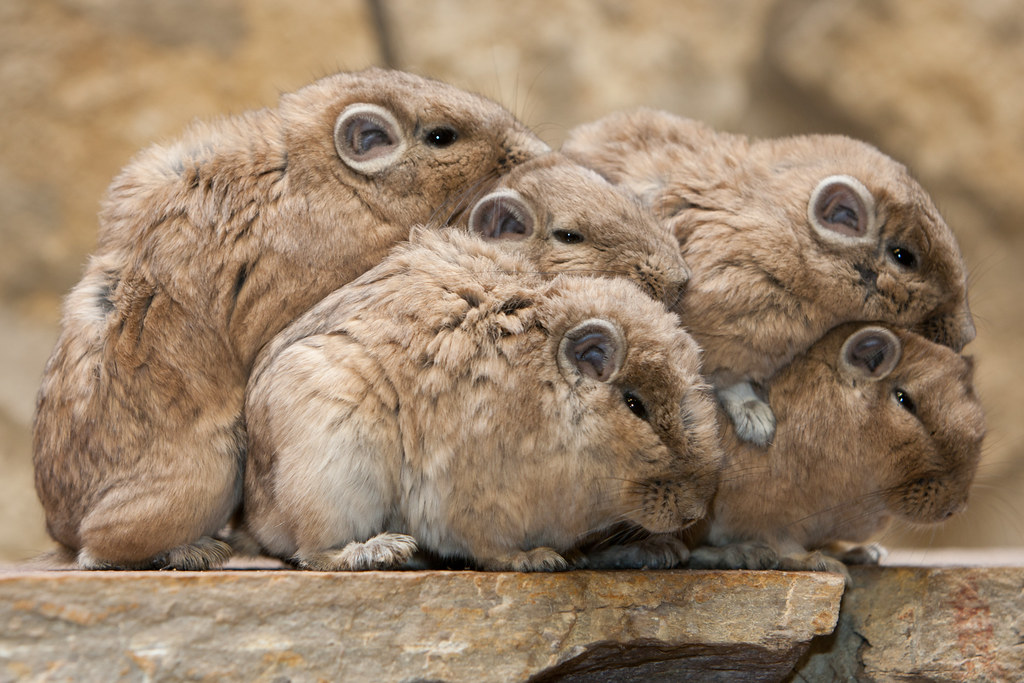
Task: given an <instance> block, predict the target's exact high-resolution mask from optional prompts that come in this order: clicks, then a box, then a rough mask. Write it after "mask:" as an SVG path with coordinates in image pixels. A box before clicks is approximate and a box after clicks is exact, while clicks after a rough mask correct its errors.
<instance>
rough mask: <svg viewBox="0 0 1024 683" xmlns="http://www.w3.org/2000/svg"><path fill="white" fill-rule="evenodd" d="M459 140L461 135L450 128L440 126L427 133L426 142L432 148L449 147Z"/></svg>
mask: <svg viewBox="0 0 1024 683" xmlns="http://www.w3.org/2000/svg"><path fill="white" fill-rule="evenodd" d="M458 139H459V133H458V131H456V130H455V129H454V128H449V127H448V126H438V127H437V128H431V129H430V130H428V131H427V135H426V137H424V141H425V142H426V143H427V144H428V145H430V146H431V147H447V146H448V145H450V144H452V143H453V142H455V141H456V140H458Z"/></svg>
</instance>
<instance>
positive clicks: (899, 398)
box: [892, 389, 917, 415]
mask: <svg viewBox="0 0 1024 683" xmlns="http://www.w3.org/2000/svg"><path fill="white" fill-rule="evenodd" d="M892 395H893V396H894V397H895V398H896V402H897V403H899V404H900V406H901V407H902V408H903V409H904V410H905V411H907V412H908V413H910V414H911V415H914V414H916V413H917V404H915V403H914V399H912V398H910V395H909V394H907V392H905V391H903V390H902V389H896V390H895V391H893V392H892Z"/></svg>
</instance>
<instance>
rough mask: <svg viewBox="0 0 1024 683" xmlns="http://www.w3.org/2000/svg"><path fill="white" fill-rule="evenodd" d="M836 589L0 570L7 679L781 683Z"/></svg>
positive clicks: (758, 580)
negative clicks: (733, 682) (737, 682)
mask: <svg viewBox="0 0 1024 683" xmlns="http://www.w3.org/2000/svg"><path fill="white" fill-rule="evenodd" d="M842 590H843V585H842V580H841V578H840V577H838V576H836V575H831V574H807V573H804V574H801V573H784V572H696V571H693V572H690V571H663V572H589V571H580V572H568V573H563V574H510V573H477V572H389V573H386V572H365V573H353V574H318V573H309V572H294V571H280V570H279V571H273V570H271V571H266V570H254V571H221V572H208V573H190V572H178V573H175V572H149V573H146V572H92V573H89V572H25V571H17V570H15V571H9V572H6V573H0V680H2V681H7V680H11V681H13V680H20V679H31V680H48V681H56V680H113V679H114V678H117V679H120V680H139V681H141V680H154V681H161V680H211V681H212V680H226V679H227V678H230V679H232V680H250V681H257V680H262V681H277V680H289V679H290V680H316V679H326V680H337V681H373V682H374V683H377V682H381V681H413V680H418V681H428V680H429V681H501V682H502V683H506V682H511V681H526V680H533V681H555V680H569V681H584V680H585V681H604V680H607V681H657V680H714V681H730V680H743V681H774V680H780V679H781V678H782V677H784V676H785V675H786V674H787V672H789V671H791V670H792V667H793V666H794V664H795V662H796V660H797V658H798V657H799V656H800V654H801V653H802V652H803V651H804V650H805V649H806V647H807V643H808V642H809V641H810V640H811V638H813V637H815V636H820V635H823V634H827V633H829V632H830V631H831V630H832V629H833V627H834V625H835V621H836V618H837V615H838V608H839V600H840V596H841V594H842Z"/></svg>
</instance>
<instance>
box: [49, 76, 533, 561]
mask: <svg viewBox="0 0 1024 683" xmlns="http://www.w3.org/2000/svg"><path fill="white" fill-rule="evenodd" d="M547 151H549V149H548V147H547V145H545V144H544V143H543V142H541V141H540V140H539V139H538V138H536V137H535V136H534V135H533V134H532V133H530V132H529V131H528V130H527V129H526V128H525V127H524V126H523V125H522V124H521V123H519V122H518V121H517V120H516V119H515V118H514V117H513V116H512V115H511V114H510V113H509V112H508V111H506V110H505V109H504V108H502V107H501V106H499V105H498V104H496V103H494V102H491V101H489V100H487V99H484V98H482V97H479V96H476V95H473V94H469V93H466V92H464V91H462V90H459V89H457V88H454V87H451V86H449V85H446V84H444V83H440V82H437V81H433V80H429V79H425V78H421V77H418V76H414V75H411V74H406V73H401V72H396V71H388V70H382V69H368V70H366V71H362V72H356V73H341V74H336V75H333V76H329V77H327V78H324V79H321V80H319V81H316V82H315V83H312V84H311V85H308V86H306V87H304V88H302V89H300V90H298V91H297V92H295V93H290V94H285V95H283V96H282V97H281V99H280V102H279V104H278V106H277V108H276V109H262V110H259V111H251V112H247V113H244V114H241V115H239V116H233V117H230V118H225V119H222V120H219V121H215V122H212V123H203V122H200V123H196V124H194V125H193V126H192V127H191V128H190V129H189V130H188V131H187V132H186V133H185V134H184V135H183V136H182V137H181V138H180V139H179V140H178V141H176V142H173V143H170V144H166V145H154V146H153V147H150V148H149V149H147V150H144V151H143V152H142V153H140V154H139V155H138V156H137V157H136V158H135V159H134V160H133V161H132V162H131V163H129V164H128V166H127V167H126V168H125V169H124V170H123V171H122V172H121V173H120V175H119V176H118V177H117V178H116V179H115V180H114V182H113V184H112V185H111V187H110V190H109V194H108V196H107V198H106V201H105V204H104V206H103V210H102V212H101V214H100V231H99V238H98V247H97V249H96V252H95V253H94V254H93V256H92V257H91V259H90V261H89V264H88V266H87V268H86V272H85V274H84V276H83V278H82V280H81V281H80V282H79V283H78V285H76V286H75V288H74V289H73V290H72V292H71V294H70V295H69V296H68V298H67V300H66V302H65V305H64V318H63V323H62V331H61V335H60V338H59V340H58V342H57V345H56V348H55V350H54V352H53V354H52V356H51V358H50V360H49V362H48V363H47V366H46V369H45V372H44V377H43V381H42V386H41V388H40V391H39V395H38V400H37V410H36V418H35V424H34V443H33V446H34V463H35V475H36V488H37V491H38V494H39V498H40V500H41V501H42V504H43V508H44V510H45V513H46V523H47V528H48V530H49V532H50V534H51V536H53V538H54V539H55V540H56V541H57V542H58V544H59V545H60V546H61V547H62V548H63V550H64V552H66V553H67V554H76V555H77V564H78V566H80V567H83V568H157V567H170V568H178V569H205V568H208V567H211V566H216V565H218V564H219V563H221V562H222V561H223V560H224V559H225V558H226V557H227V555H228V553H229V552H230V550H229V548H228V546H227V545H226V544H225V543H223V542H221V541H220V540H216V539H215V538H214V537H213V536H214V534H215V533H217V532H218V530H220V529H221V527H222V526H223V525H224V524H225V522H227V520H228V518H229V516H230V515H231V514H232V511H233V510H235V508H236V506H237V504H238V502H239V498H240V494H241V467H242V464H243V460H242V459H243V457H244V439H245V435H244V426H243V423H242V405H243V395H244V388H245V383H246V380H247V378H248V375H249V372H250V369H251V366H252V363H253V360H254V359H255V357H256V354H257V352H258V351H259V349H260V348H261V347H262V346H263V345H264V344H265V343H266V342H267V341H268V340H270V339H271V338H272V337H273V336H274V334H275V333H277V332H278V331H279V330H281V329H282V328H283V327H284V326H285V325H287V324H288V323H289V322H291V321H292V320H293V319H294V318H295V317H297V316H298V315H299V314H300V313H301V312H303V311H304V310H306V309H307V308H308V307H309V306H310V305H312V304H313V303H314V302H316V301H318V300H319V299H321V298H322V297H323V296H324V295H325V294H327V293H328V292H330V291H332V290H333V289H334V288H336V287H337V286H339V285H341V284H342V283H345V282H348V281H350V280H352V279H353V278H355V277H356V276H358V275H359V274H361V273H363V272H365V271H366V270H368V269H369V268H371V267H372V266H374V265H375V264H377V263H378V262H380V260H381V259H383V257H384V256H385V254H386V253H387V251H388V250H389V249H390V247H392V246H393V245H394V244H395V243H397V242H399V241H400V240H403V239H405V238H406V237H407V236H408V233H409V229H410V228H411V226H413V225H417V224H422V223H427V222H428V221H430V219H431V217H432V216H433V215H434V214H435V213H436V212H439V211H440V212H442V213H446V214H451V213H457V211H458V210H459V207H460V206H461V204H462V203H464V202H465V201H466V200H467V193H469V192H471V191H478V190H485V189H486V185H483V184H486V183H492V182H493V181H494V180H495V179H496V178H497V177H498V176H499V175H500V174H501V173H504V172H507V171H508V170H509V169H511V168H512V167H514V166H515V165H516V164H517V163H520V162H522V161H524V160H526V159H529V158H531V157H533V156H535V155H537V154H540V153H544V152H547Z"/></svg>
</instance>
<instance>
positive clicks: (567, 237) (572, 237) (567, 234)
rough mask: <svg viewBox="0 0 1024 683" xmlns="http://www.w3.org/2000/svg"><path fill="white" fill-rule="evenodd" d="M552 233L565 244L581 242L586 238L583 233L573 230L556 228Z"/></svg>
mask: <svg viewBox="0 0 1024 683" xmlns="http://www.w3.org/2000/svg"><path fill="white" fill-rule="evenodd" d="M551 234H552V235H554V236H555V239H556V240H558V241H559V242H564V243H565V244H579V243H580V242H582V241H583V239H584V238H583V235H582V233H578V232H574V231H572V230H555V231H554V232H553V233H551Z"/></svg>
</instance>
